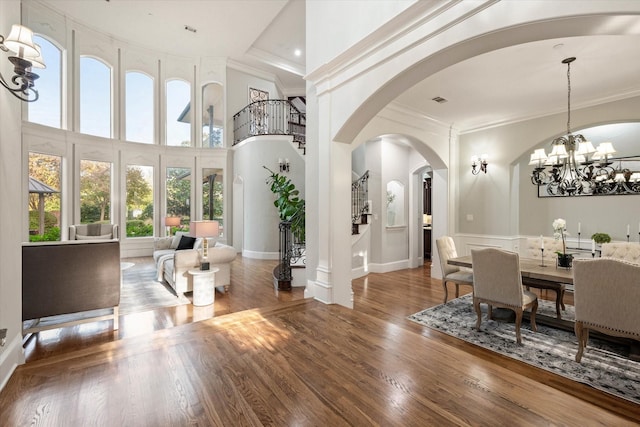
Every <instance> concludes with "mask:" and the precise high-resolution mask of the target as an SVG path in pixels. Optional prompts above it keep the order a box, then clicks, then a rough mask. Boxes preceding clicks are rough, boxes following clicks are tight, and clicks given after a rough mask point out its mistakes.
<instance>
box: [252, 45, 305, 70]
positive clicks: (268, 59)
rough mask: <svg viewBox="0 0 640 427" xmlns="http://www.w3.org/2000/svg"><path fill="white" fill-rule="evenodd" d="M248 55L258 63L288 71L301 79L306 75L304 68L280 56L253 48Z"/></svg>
mask: <svg viewBox="0 0 640 427" xmlns="http://www.w3.org/2000/svg"><path fill="white" fill-rule="evenodd" d="M246 55H247V56H249V57H252V58H253V59H255V60H257V61H260V62H264V63H265V64H267V65H271V66H272V67H276V68H278V69H281V70H284V71H288V72H290V73H292V74H295V75H297V76H300V77H303V76H304V74H305V70H304V66H302V65H299V64H296V63H294V62H291V61H288V60H286V59H284V58H282V57H280V56H277V55H274V54H272V53H269V52H267V51H265V50H262V49H258V48H255V47H252V48H251V49H249V51H248V52H247V53H246Z"/></svg>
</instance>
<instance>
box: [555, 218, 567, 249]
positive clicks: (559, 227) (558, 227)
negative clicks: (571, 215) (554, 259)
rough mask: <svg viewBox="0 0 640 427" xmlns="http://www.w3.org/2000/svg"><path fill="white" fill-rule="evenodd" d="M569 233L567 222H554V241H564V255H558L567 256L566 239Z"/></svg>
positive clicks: (557, 220) (561, 220)
mask: <svg viewBox="0 0 640 427" xmlns="http://www.w3.org/2000/svg"><path fill="white" fill-rule="evenodd" d="M568 235H569V233H567V221H565V220H564V219H562V218H558V219H554V220H553V237H554V239H556V240H558V239H562V253H560V252H558V255H566V254H567V245H566V240H565V237H566V236H568Z"/></svg>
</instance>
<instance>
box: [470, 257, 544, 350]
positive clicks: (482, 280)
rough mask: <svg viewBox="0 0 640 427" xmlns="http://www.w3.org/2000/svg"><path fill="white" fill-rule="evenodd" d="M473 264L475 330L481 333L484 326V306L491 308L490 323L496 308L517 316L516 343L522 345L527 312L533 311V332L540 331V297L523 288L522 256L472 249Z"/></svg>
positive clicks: (489, 313)
mask: <svg viewBox="0 0 640 427" xmlns="http://www.w3.org/2000/svg"><path fill="white" fill-rule="evenodd" d="M471 262H472V264H473V307H474V309H475V311H476V314H477V315H478V320H477V322H476V329H477V330H480V324H481V322H482V311H481V310H480V304H481V303H486V304H488V305H489V309H488V318H489V319H491V318H492V315H493V313H492V309H493V306H495V307H501V308H508V309H510V310H513V311H514V312H515V314H516V341H517V342H518V344H521V343H522V338H521V334H520V325H521V324H522V315H523V313H524V310H526V309H530V310H531V329H532V330H533V331H536V330H537V327H536V311H537V310H538V297H537V296H536V294H534V293H532V292H529V291H526V290H524V289H523V287H522V276H521V273H520V257H519V255H518V254H517V253H516V252H509V251H505V250H502V249H494V248H488V249H472V250H471Z"/></svg>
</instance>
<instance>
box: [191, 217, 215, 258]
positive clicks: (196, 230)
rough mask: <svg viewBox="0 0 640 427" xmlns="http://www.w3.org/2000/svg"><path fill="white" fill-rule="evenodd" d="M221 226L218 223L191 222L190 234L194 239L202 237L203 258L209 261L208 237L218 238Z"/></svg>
mask: <svg viewBox="0 0 640 427" xmlns="http://www.w3.org/2000/svg"><path fill="white" fill-rule="evenodd" d="M219 233H220V226H219V224H218V221H191V224H190V225H189V234H190V235H191V236H193V237H202V258H203V259H207V255H208V249H209V242H208V241H207V237H218V234H219Z"/></svg>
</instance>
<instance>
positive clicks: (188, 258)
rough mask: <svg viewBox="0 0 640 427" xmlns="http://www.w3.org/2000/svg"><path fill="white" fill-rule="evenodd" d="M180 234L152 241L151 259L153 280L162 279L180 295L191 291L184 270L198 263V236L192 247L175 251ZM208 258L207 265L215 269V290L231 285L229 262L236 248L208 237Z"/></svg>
mask: <svg viewBox="0 0 640 427" xmlns="http://www.w3.org/2000/svg"><path fill="white" fill-rule="evenodd" d="M182 235H187V233H181V232H178V233H176V236H173V237H159V238H156V239H155V241H154V250H153V260H154V261H155V263H156V271H157V280H158V281H163V280H164V281H166V282H167V283H168V284H169V285H170V286H171V287H172V288H173V289H174V291H175V292H176V294H181V293H185V292H190V291H192V290H193V282H192V278H191V276H190V275H189V274H188V273H187V272H188V271H189V270H192V269H194V268H200V264H201V262H202V239H196V242H195V244H194V246H193V249H182V250H176V248H177V247H178V244H179V242H180V239H181V237H182ZM208 242H209V248H208V257H207V260H208V261H209V263H210V264H211V268H214V267H215V268H218V271H217V272H216V273H215V285H216V289H217V290H218V291H220V292H226V291H228V290H229V285H230V284H231V262H232V261H233V260H234V259H235V258H236V250H235V249H234V248H233V247H231V246H227V245H224V244H222V243H219V242H216V239H208Z"/></svg>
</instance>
